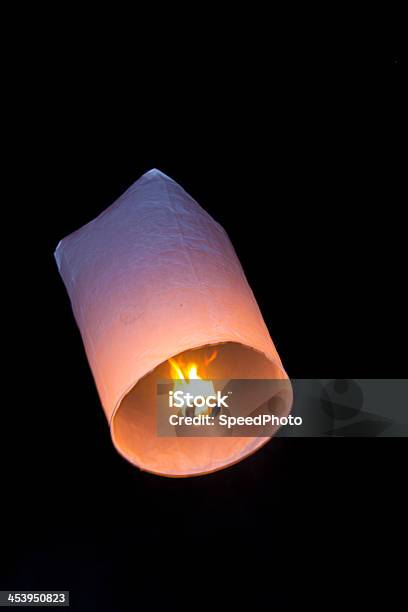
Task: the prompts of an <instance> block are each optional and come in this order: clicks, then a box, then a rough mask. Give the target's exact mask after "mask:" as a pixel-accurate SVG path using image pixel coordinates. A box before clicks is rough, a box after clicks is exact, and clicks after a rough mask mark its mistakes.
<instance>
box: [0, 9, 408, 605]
mask: <svg viewBox="0 0 408 612" xmlns="http://www.w3.org/2000/svg"><path fill="white" fill-rule="evenodd" d="M87 23H88V22H87ZM89 23H91V22H89ZM216 23H217V22H216V20H215V25H216ZM398 24H399V19H398V15H392V16H391V18H389V16H388V19H385V18H384V19H383V16H382V15H379V16H378V20H377V21H376V22H375V27H374V29H373V25H372V24H367V23H366V25H364V21H363V22H361V23H360V25H359V27H357V28H356V31H355V32H353V33H351V31H350V30H343V29H342V28H339V32H337V34H336V37H335V39H334V40H333V38H332V32H331V31H327V32H325V34H324V36H323V37H320V38H318V39H317V38H316V37H315V35H314V34H312V33H310V36H309V35H308V33H307V32H306V33H305V32H303V38H302V39H301V41H299V40H297V34H298V31H297V32H293V31H292V29H291V27H290V26H288V27H287V29H286V30H285V34H284V35H283V36H281V37H280V38H279V40H278V41H277V37H276V34H277V31H278V30H279V26H278V25H276V24H273V23H270V24H269V26H270V29H268V28H269V26H268V25H267V24H264V25H263V26H262V30H260V31H259V33H258V32H257V30H256V29H254V28H249V29H251V39H250V40H249V38H248V36H249V35H247V34H245V31H244V30H242V29H241V30H237V29H235V28H234V27H232V26H231V24H230V26H229V27H226V29H224V30H222V29H221V31H217V36H215V35H214V37H213V32H212V30H207V31H206V34H204V36H203V38H197V37H196V30H195V28H193V29H191V28H190V29H189V30H188V29H187V30H183V29H182V28H180V30H178V31H177V32H174V31H173V30H170V31H169V30H168V31H167V37H166V41H165V44H163V46H160V50H159V51H158V50H157V45H158V38H160V37H161V33H162V32H163V30H160V32H156V36H155V37H152V38H150V40H149V41H148V42H145V43H144V46H143V45H141V46H136V42H135V44H134V47H133V42H134V40H135V39H136V38H138V36H139V34H140V30H141V29H143V28H142V25H141V24H140V22H138V27H137V28H136V32H133V34H132V37H131V38H130V39H128V42H130V44H129V45H126V46H125V45H124V40H126V38H127V36H128V34H127V32H126V33H125V32H123V34H122V35H121V36H120V37H119V39H120V40H121V42H120V43H119V46H120V49H119V51H120V52H121V53H119V59H115V60H113V59H112V55H113V48H112V47H113V46H115V45H116V42H115V45H114V43H113V42H112V41H111V39H110V36H109V33H110V30H104V33H103V35H102V34H101V32H100V31H99V30H98V28H97V27H96V26H95V27H94V28H93V33H95V31H96V33H99V34H101V36H100V38H101V39H102V43H104V44H102V46H101V47H100V46H99V45H98V46H94V45H93V44H92V43H89V47H88V48H87V52H88V53H87V54H86V55H85V54H84V53H83V52H82V49H83V47H84V46H86V45H85V44H84V43H85V42H86V39H87V35H88V30H87V27H86V25H84V24H81V23H80V24H79V25H78V24H77V25H78V31H77V30H75V31H72V30H71V31H70V32H69V33H68V34H66V35H65V36H64V38H63V42H62V43H61V41H59V34H60V33H59V31H55V32H52V34H51V35H50V38H49V39H47V41H46V42H44V40H39V39H38V40H37V41H36V45H35V46H34V47H33V49H34V50H35V53H34V54H33V55H32V54H30V53H27V56H26V58H25V63H24V73H23V75H22V74H21V73H19V74H18V77H17V80H21V81H22V84H23V88H22V89H23V92H24V94H23V96H22V97H21V98H20V99H19V101H18V104H17V115H18V119H17V121H16V124H20V125H19V127H21V126H22V128H23V129H22V130H21V135H20V134H19V135H18V136H17V135H16V138H15V142H14V145H15V146H16V155H17V156H18V159H20V160H21V159H22V162H24V171H23V170H21V172H20V174H19V176H18V177H17V179H16V183H15V184H14V190H13V196H12V198H11V200H10V201H11V205H10V206H9V209H11V213H12V215H13V221H12V224H11V225H10V226H8V227H9V228H10V233H11V234H12V235H15V236H18V244H17V245H16V244H15V245H14V247H13V250H14V255H13V257H12V263H13V266H8V269H10V270H11V273H10V279H8V280H7V282H8V283H9V284H8V291H9V294H10V295H11V296H13V300H12V302H13V319H12V320H13V323H10V325H14V321H15V323H16V326H17V328H18V329H19V334H20V335H21V340H19V341H18V342H17V343H15V344H17V350H15V347H14V351H13V353H12V354H10V356H9V361H10V362H11V366H12V367H11V370H12V373H11V376H10V380H9V384H8V385H7V384H6V386H9V387H11V390H12V394H11V395H12V397H11V398H10V400H9V403H8V405H7V409H6V410H5V412H6V419H5V420H4V421H3V432H2V442H3V444H2V448H3V449H5V450H6V453H5V459H4V462H3V470H2V481H3V482H2V492H3V497H2V506H1V508H2V509H1V518H2V521H1V522H2V526H3V530H2V531H3V535H2V542H1V547H2V555H1V573H0V576H1V581H0V583H1V588H4V589H6V588H10V589H20V590H29V589H48V590H49V589H69V590H70V591H71V601H72V607H73V609H77V610H84V611H91V610H98V611H99V610H112V611H116V610H122V609H128V608H130V609H140V608H141V607H142V605H143V606H145V605H148V606H149V608H151V607H153V606H155V605H158V603H159V600H161V601H163V598H164V604H165V605H167V606H170V605H172V606H173V605H177V606H179V605H182V604H186V603H187V605H189V607H191V606H196V605H198V604H199V603H204V604H206V605H212V606H216V605H219V602H220V600H221V599H220V598H221V594H220V590H221V591H222V592H223V596H224V598H225V596H226V601H227V604H228V605H230V606H231V607H232V606H234V605H235V601H236V600H238V601H240V600H242V601H243V600H244V599H245V598H249V599H248V601H249V602H250V604H251V606H253V607H258V606H260V605H268V606H269V605H270V606H273V605H274V606H276V609H280V610H281V609H299V605H300V609H303V606H304V607H306V606H308V605H310V603H311V602H312V603H313V605H317V602H318V601H323V603H324V604H325V605H329V606H330V605H331V603H330V602H332V601H333V600H336V601H337V599H338V598H340V597H342V598H343V597H344V598H347V596H348V594H349V593H350V592H351V590H352V589H355V587H359V589H358V590H359V591H360V592H361V594H362V595H363V597H366V596H374V597H377V595H378V589H379V588H380V586H383V585H384V580H385V578H384V569H385V568H384V561H385V560H387V564H386V565H387V566H389V562H390V561H392V558H393V556H394V553H395V550H396V549H397V548H399V547H401V546H402V541H401V540H400V538H401V535H402V534H401V533H400V530H402V524H403V523H402V520H403V517H404V516H405V513H406V506H404V502H403V486H402V485H403V478H404V475H405V473H406V472H405V469H406V443H405V441H404V440H398V439H394V440H391V439H390V440H386V439H372V440H363V439H362V440H358V439H344V440H342V439H315V440H313V439H309V440H296V439H293V440H292V439H276V440H272V442H271V443H269V444H268V445H267V446H266V447H264V448H263V449H261V450H260V451H259V452H258V453H256V454H255V455H254V456H252V457H250V458H249V459H247V460H245V461H244V462H242V463H241V464H238V465H237V466H235V467H232V468H230V469H227V470H225V471H221V472H219V473H216V474H213V475H209V476H205V477H200V478H194V479H181V480H167V479H164V478H160V477H156V476H152V475H149V474H145V473H140V472H139V471H137V470H136V469H135V468H134V467H132V466H131V465H129V464H127V463H126V462H125V461H124V460H123V459H121V458H120V457H119V455H118V454H117V453H116V452H115V450H114V448H113V446H112V444H111V442H110V437H109V431H108V427H107V424H106V422H105V416H104V414H103V411H102V409H101V407H100V403H99V399H98V396H97V393H96V389H95V387H94V384H93V380H92V376H91V372H90V370H89V367H88V365H87V362H86V357H85V354H84V351H83V348H82V343H81V339H80V335H79V332H78V330H77V328H76V325H75V322H74V319H73V316H72V313H71V309H70V305H69V300H68V297H67V295H66V292H65V289H64V287H63V284H62V281H61V279H60V278H59V275H58V271H57V268H56V266H55V263H54V260H53V251H54V249H55V247H56V245H57V243H58V241H59V240H60V239H61V238H62V237H64V236H66V235H67V234H69V233H70V232H72V231H73V230H75V229H77V228H79V227H80V226H82V225H83V224H84V223H86V222H87V221H89V220H90V219H92V218H93V217H94V216H95V215H97V214H98V213H99V212H101V211H102V210H103V209H104V208H106V207H107V206H108V205H109V204H111V203H112V202H113V201H114V200H115V199H116V198H117V197H118V196H119V195H120V194H121V193H122V192H123V191H124V190H125V189H126V188H127V187H128V186H129V185H130V184H131V183H132V182H133V181H134V180H136V179H137V178H138V177H139V176H140V175H141V174H142V173H143V172H145V171H147V170H149V169H150V168H152V167H157V168H159V169H161V170H162V171H164V172H165V173H167V174H168V175H170V176H171V177H172V178H174V179H175V180H176V181H178V182H179V183H180V184H181V185H182V186H183V187H184V188H185V189H186V190H187V191H188V192H189V193H190V194H191V195H192V196H193V197H194V198H195V199H196V200H197V201H198V202H199V203H200V204H201V205H202V206H203V207H204V208H205V209H206V210H207V211H208V212H209V213H210V214H211V215H212V216H213V217H214V218H215V219H216V220H217V221H219V222H220V223H221V224H222V225H223V226H224V228H225V229H226V230H227V232H228V234H229V236H230V238H231V240H232V242H233V244H234V246H235V248H236V251H237V253H238V256H239V258H240V260H241V263H242V265H243V268H244V270H245V272H246V274H247V278H248V280H249V282H250V284H251V286H252V288H253V291H254V293H255V296H256V298H257V300H258V303H259V306H260V308H261V311H262V313H263V315H264V318H265V321H266V323H267V325H268V328H269V330H270V333H271V335H272V337H273V339H274V342H275V344H276V346H277V349H278V351H279V354H280V356H281V358H282V361H283V363H284V365H285V368H286V370H287V372H288V373H289V375H290V376H291V377H304V378H306V377H311V378H324V377H330V378H331V377H333V378H343V377H359V378H363V377H381V378H385V377H390V378H394V377H403V376H404V374H405V375H406V369H404V368H406V357H404V351H405V344H404V341H403V336H402V331H403V327H402V326H403V322H404V317H403V308H402V289H403V285H404V282H405V281H404V266H403V258H404V251H405V250H404V244H403V241H404V235H405V233H406V232H405V223H406V222H405V220H404V217H403V212H402V208H403V206H402V204H403V200H402V161H401V150H400V146H401V144H402V123H403V112H402V109H403V106H404V102H403V99H402V91H403V86H402V81H403V78H402V73H403V70H404V68H403V66H404V61H403V57H402V54H401V48H400V33H399V26H398ZM213 25H214V23H213ZM81 26H82V27H81ZM112 27H113V26H112ZM162 27H163V24H162ZM248 27H249V26H248ZM163 29H164V30H165V29H166V28H165V24H164V27H163ZM215 29H217V28H215ZM301 30H302V27H301V26H300V27H299V31H301ZM186 32H188V34H187V33H186ZM367 32H368V33H370V32H371V35H369V36H367ZM181 33H182V35H181ZM227 33H228V35H229V36H231V37H232V38H233V40H230V39H229V38H228V40H226V39H225V40H224V38H225V37H226V34H227ZM215 38H216V42H215ZM78 39H79V41H78ZM99 42H100V41H99ZM222 43H224V44H222ZM296 43H297V44H296ZM78 45H80V47H79V51H78ZM122 46H123V48H122ZM33 49H32V50H33ZM115 51H117V49H116V48H115ZM155 51H156V52H155ZM74 52H75V53H74ZM55 55H56V57H55ZM122 60H123V61H122ZM125 60H131V61H130V62H125ZM129 64H130V66H129ZM20 84H21V83H20ZM16 124H14V125H16ZM22 165H23V164H22ZM22 165H21V167H22ZM14 264H15V265H14ZM5 331H7V330H5ZM6 382H7V381H6ZM8 419H9V420H10V423H9V421H8ZM384 546H385V550H384V552H382V553H381V554H380V553H379V549H380V548H381V547H384ZM394 580H395V581H397V578H396V577H395V578H394ZM191 588H192V589H193V594H192V595H187V593H188V591H189V590H190V589H191ZM326 590H328V595H327V596H326V595H323V593H324V592H326ZM388 595H389V593H388ZM144 596H147V600H146V601H147V603H144V604H143V603H142V598H143V597H144ZM350 597H351V595H350ZM353 597H354V596H353ZM295 601H296V602H297V605H298V607H297V608H295ZM350 601H353V602H354V599H350ZM132 602H133V603H132Z"/></svg>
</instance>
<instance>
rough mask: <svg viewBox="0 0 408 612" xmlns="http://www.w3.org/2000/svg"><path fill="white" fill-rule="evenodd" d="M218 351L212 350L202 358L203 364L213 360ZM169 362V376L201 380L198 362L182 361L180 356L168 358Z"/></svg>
mask: <svg viewBox="0 0 408 612" xmlns="http://www.w3.org/2000/svg"><path fill="white" fill-rule="evenodd" d="M217 354H218V352H217V351H216V350H214V351H213V352H212V353H211V355H210V356H209V357H206V358H205V359H204V366H205V367H206V366H208V365H209V364H210V363H212V362H213V361H214V359H215V358H216V357H217ZM169 363H170V365H171V378H176V379H179V380H185V381H187V382H188V381H189V380H201V379H202V376H200V375H199V374H198V368H199V366H198V364H197V363H195V362H190V363H187V364H184V363H183V360H182V359H181V358H179V359H178V361H176V360H175V359H169Z"/></svg>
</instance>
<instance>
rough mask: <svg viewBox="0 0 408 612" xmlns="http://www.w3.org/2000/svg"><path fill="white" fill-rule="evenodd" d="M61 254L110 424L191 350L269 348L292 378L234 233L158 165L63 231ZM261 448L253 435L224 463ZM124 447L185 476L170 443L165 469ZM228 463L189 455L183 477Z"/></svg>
mask: <svg viewBox="0 0 408 612" xmlns="http://www.w3.org/2000/svg"><path fill="white" fill-rule="evenodd" d="M249 214H250V211H249ZM55 258H56V261H57V264H58V268H59V271H60V274H61V276H62V278H63V281H64V283H65V286H66V289H67V291H68V294H69V296H70V299H71V303H72V308H73V311H74V315H75V319H76V321H77V324H78V326H79V329H80V331H81V335H82V338H83V342H84V346H85V350H86V354H87V357H88V360H89V364H90V367H91V370H92V373H93V376H94V379H95V382H96V386H97V389H98V393H99V396H100V399H101V402H102V406H103V408H104V410H105V413H106V416H107V418H108V421H109V423H110V424H112V418H113V416H114V414H115V411H116V410H117V409H118V407H119V405H120V403H121V400H122V399H123V398H124V396H125V395H126V394H127V393H128V392H129V391H130V390H131V389H132V388H133V387H134V386H135V385H136V383H137V382H138V381H139V380H140V379H142V378H143V377H145V376H146V375H147V374H148V373H149V372H151V371H152V370H153V369H154V368H156V367H157V366H159V365H160V364H163V363H164V362H166V361H167V360H168V359H169V358H170V357H173V356H175V355H177V354H179V353H181V352H183V351H186V350H188V349H193V348H196V347H201V346H204V345H209V344H217V343H224V342H236V343H239V344H241V345H245V346H247V347H250V348H252V349H255V350H256V351H260V352H261V353H263V354H264V355H265V356H266V358H267V359H268V360H270V361H271V362H272V363H273V364H275V366H276V367H277V368H278V370H279V371H280V372H281V376H282V377H285V378H286V374H285V373H284V370H283V368H282V364H281V362H280V359H279V356H278V354H277V352H276V349H275V347H274V344H273V342H272V340H271V337H270V335H269V333H268V330H267V328H266V326H265V323H264V321H263V319H262V315H261V313H260V311H259V308H258V306H257V303H256V301H255V298H254V296H253V293H252V291H251V289H250V287H249V285H248V282H247V280H246V278H245V275H244V273H243V271H242V268H241V265H240V263H239V261H238V258H237V256H236V254H235V252H234V249H233V247H232V245H231V242H230V240H229V238H228V236H227V234H226V233H225V231H224V230H223V228H222V227H221V226H220V225H219V224H218V223H217V222H216V221H214V220H213V219H212V218H211V217H210V216H209V215H208V214H207V213H206V212H205V211H204V210H203V209H202V208H201V207H200V206H199V204H197V202H195V200H193V199H192V198H191V197H190V196H189V195H188V194H187V193H186V192H185V191H184V190H183V189H182V187H180V185H178V184H177V183H176V182H175V181H173V180H172V179H171V178H169V177H168V176H166V175H165V174H163V173H162V172H160V171H159V170H156V169H154V170H150V171H149V172H147V173H146V174H144V175H143V176H142V177H141V178H140V179H139V180H138V181H136V182H135V183H134V184H133V185H132V186H131V187H130V188H129V189H128V190H127V191H126V192H125V193H124V194H123V195H122V196H121V197H120V198H119V199H118V200H116V202H114V204H112V205H111V206H110V207H109V208H107V209H106V210H105V211H104V212H102V213H101V214H100V215H99V216H98V217H97V218H96V219H94V220H93V221H90V222H89V223H88V224H86V225H85V226H84V227H82V228H80V229H79V230H77V231H76V232H74V233H72V234H70V235H69V236H67V237H66V238H64V239H63V240H62V241H61V242H60V243H59V245H58V247H57V249H56V252H55ZM152 435H153V434H152ZM114 441H115V440H114ZM155 442H156V441H152V444H153V445H154V444H155ZM179 442H180V443H181V444H184V442H181V441H179ZM218 442H219V441H217V444H218ZM199 443H201V442H199ZM115 444H116V446H117V447H118V446H119V444H118V443H117V441H115ZM225 444H227V441H226V442H225ZM256 445H259V443H256V442H255V441H254V440H252V439H250V438H249V439H248V438H247V439H246V441H245V445H244V446H243V447H242V449H241V450H240V451H239V452H238V455H236V456H235V455H234V456H233V457H229V458H228V457H225V460H224V461H223V464H224V465H227V464H229V463H232V462H233V461H236V460H239V459H240V458H242V456H245V455H246V454H248V453H249V452H252V450H253V448H254V447H256ZM169 448H170V447H169ZM118 450H120V452H122V454H124V455H125V456H126V457H127V458H128V459H129V460H131V461H132V462H133V463H135V464H137V465H139V467H141V468H143V469H150V470H151V471H157V472H159V473H164V474H166V473H169V474H171V475H180V474H176V473H173V472H174V469H173V468H170V467H169V469H168V470H167V469H166V461H167V460H168V451H167V449H166V450H164V449H163V469H162V470H161V469H160V467H158V465H159V463H160V461H159V460H158V462H157V463H158V465H157V466H152V465H150V463H149V465H145V464H144V459H143V456H140V454H137V453H136V455H135V456H132V457H130V456H129V452H128V451H124V449H123V448H118ZM171 452H172V453H174V452H177V451H175V450H174V448H173V450H172V451H171ZM158 453H160V451H159V450H158ZM239 453H240V454H239ZM166 456H167V459H166ZM217 462H218V463H217ZM220 462H221V463H222V460H220V457H218V458H216V457H214V462H212V459H211V457H208V462H207V464H206V465H205V466H203V465H200V466H197V469H195V467H194V458H191V457H190V459H189V462H187V463H189V466H188V467H186V470H187V471H186V472H185V474H184V475H188V474H190V473H201V472H200V470H201V471H211V469H218V468H219V467H222V465H219V464H220ZM160 465H161V464H160ZM202 468H204V469H202ZM179 469H180V465H178V467H177V470H179ZM172 470H173V471H172ZM177 470H176V471H177Z"/></svg>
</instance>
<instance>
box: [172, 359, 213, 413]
mask: <svg viewBox="0 0 408 612" xmlns="http://www.w3.org/2000/svg"><path fill="white" fill-rule="evenodd" d="M216 357H217V351H216V350H214V351H213V352H212V353H211V355H210V356H209V357H206V358H205V359H204V366H203V367H200V371H203V372H202V373H203V376H204V377H205V369H206V367H207V366H208V365H209V364H210V363H212V362H213V361H214V359H215V358H216ZM169 363H170V366H171V378H172V379H175V380H174V386H173V388H174V391H179V390H181V391H183V392H184V393H187V392H190V393H193V394H194V393H197V394H198V395H204V396H208V395H214V394H215V390H214V385H213V383H212V382H211V381H210V380H206V381H203V382H202V383H200V385H196V386H195V387H196V389H194V383H192V382H191V381H194V380H202V376H200V375H199V374H198V369H199V365H198V364H197V363H195V362H190V363H187V364H185V363H184V362H183V359H182V358H180V357H179V358H178V361H176V359H169ZM208 413H209V409H208V408H206V407H203V408H196V409H195V414H208Z"/></svg>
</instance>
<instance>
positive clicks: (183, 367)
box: [111, 342, 290, 476]
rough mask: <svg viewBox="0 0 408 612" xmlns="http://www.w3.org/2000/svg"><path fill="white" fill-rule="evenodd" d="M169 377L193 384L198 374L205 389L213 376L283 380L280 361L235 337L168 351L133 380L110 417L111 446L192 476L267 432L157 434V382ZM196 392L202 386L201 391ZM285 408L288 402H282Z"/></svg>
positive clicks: (156, 468) (230, 459) (247, 448)
mask: <svg viewBox="0 0 408 612" xmlns="http://www.w3.org/2000/svg"><path fill="white" fill-rule="evenodd" d="M169 378H171V379H173V380H174V388H175V389H176V388H184V387H189V386H190V387H189V388H190V389H191V388H192V387H191V386H194V380H200V379H202V378H204V379H205V380H206V383H207V384H208V394H209V395H211V394H213V393H214V389H215V387H216V381H217V380H225V379H287V375H286V373H285V372H284V370H283V368H282V367H281V365H280V364H278V363H275V362H274V361H271V360H270V359H269V358H268V357H266V355H264V354H263V353H260V352H258V351H256V350H255V349H252V348H250V347H247V346H244V345H242V344H239V343H236V342H226V343H222V344H218V345H206V346H203V347H198V348H195V349H192V350H189V351H185V352H184V353H181V354H179V355H175V356H174V355H173V356H170V357H169V359H168V360H166V361H164V362H163V363H161V364H160V365H159V366H157V367H156V368H155V369H154V370H153V371H151V372H149V373H148V374H147V375H146V376H144V377H143V378H142V379H141V380H139V381H138V382H136V384H135V385H134V386H133V387H132V389H131V390H130V391H129V392H128V393H127V394H126V395H125V396H124V397H123V398H122V400H121V401H120V402H119V404H118V407H117V409H116V411H115V413H114V415H113V418H112V421H111V434H112V439H113V442H114V444H115V446H116V448H117V450H118V451H119V452H120V453H121V454H122V455H123V456H124V457H125V458H126V459H127V460H128V461H130V462H131V463H133V464H134V465H136V466H138V467H139V468H141V469H142V470H146V471H148V472H153V473H155V474H160V475H165V476H192V475H199V474H204V473H208V472H214V471H217V470H219V469H222V468H224V467H226V466H228V465H232V464H234V463H237V462H238V461H240V460H241V459H244V458H245V457H246V456H248V455H250V454H252V453H253V452H255V450H257V449H258V448H259V447H260V446H262V445H263V444H265V443H266V442H267V441H268V440H269V437H267V438H265V437H262V438H249V437H239V438H238V437H234V438H232V437H184V438H182V437H160V436H158V435H157V420H156V418H157V412H156V411H157V383H158V382H159V381H163V380H166V379H169ZM200 393H202V387H201V391H200ZM282 410H283V411H284V414H287V413H289V410H290V403H289V402H288V403H286V404H284V405H283V408H282Z"/></svg>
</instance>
